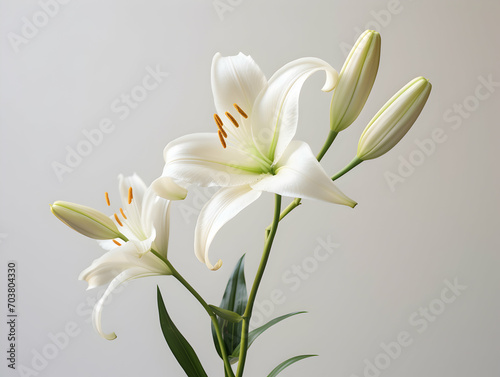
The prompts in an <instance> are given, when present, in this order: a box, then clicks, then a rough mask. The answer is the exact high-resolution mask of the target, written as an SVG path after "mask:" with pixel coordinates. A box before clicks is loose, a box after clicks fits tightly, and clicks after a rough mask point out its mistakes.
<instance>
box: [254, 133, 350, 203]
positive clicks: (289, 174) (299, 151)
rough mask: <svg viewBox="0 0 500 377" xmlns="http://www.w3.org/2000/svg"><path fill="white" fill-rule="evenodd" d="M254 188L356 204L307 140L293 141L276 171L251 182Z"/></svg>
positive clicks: (300, 196)
mask: <svg viewBox="0 0 500 377" xmlns="http://www.w3.org/2000/svg"><path fill="white" fill-rule="evenodd" d="M251 186H252V188H254V189H255V190H260V191H268V192H272V193H276V194H279V195H283V196H290V197H298V198H305V199H316V200H323V201H326V202H331V203H336V204H344V205H347V206H349V207H354V206H355V205H356V204H357V203H356V202H355V201H353V200H352V199H349V198H348V197H347V196H345V195H344V194H343V193H342V191H340V190H339V189H338V188H337V186H335V184H334V183H333V182H332V180H331V179H330V177H328V175H327V174H326V172H325V171H324V170H323V168H322V167H321V165H320V163H319V162H318V160H316V157H314V154H313V153H312V151H311V148H310V147H309V145H308V144H307V143H304V142H302V141H292V142H291V143H290V145H289V146H288V148H287V149H286V151H285V153H284V154H283V156H282V158H281V159H280V161H278V163H277V165H276V175H274V176H272V175H269V176H266V177H265V178H263V179H262V180H260V181H259V182H257V183H254V184H252V185H251Z"/></svg>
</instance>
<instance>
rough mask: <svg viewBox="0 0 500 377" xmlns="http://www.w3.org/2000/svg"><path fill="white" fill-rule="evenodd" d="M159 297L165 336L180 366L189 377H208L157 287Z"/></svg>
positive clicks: (159, 308)
mask: <svg viewBox="0 0 500 377" xmlns="http://www.w3.org/2000/svg"><path fill="white" fill-rule="evenodd" d="M157 299H158V312H159V314H160V325H161V330H162V332H163V336H164V337H165V340H166V341H167V344H168V346H169V347H170V350H171V351H172V353H173V354H174V356H175V358H176V359H177V361H178V362H179V364H180V366H181V367H182V369H184V372H186V375H187V376H188V377H207V374H206V373H205V370H204V369H203V366H202V365H201V362H200V359H198V356H197V355H196V352H195V351H194V349H193V347H191V345H190V344H189V343H188V341H187V340H186V338H184V336H183V335H182V334H181V333H180V331H179V330H178V329H177V327H176V326H175V325H174V323H173V322H172V319H171V318H170V316H169V315H168V312H167V309H166V308H165V303H164V302H163V298H162V296H161V292H160V288H159V287H157Z"/></svg>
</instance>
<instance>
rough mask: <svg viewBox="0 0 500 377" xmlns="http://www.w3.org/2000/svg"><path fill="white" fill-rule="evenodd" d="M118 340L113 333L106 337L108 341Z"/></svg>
mask: <svg viewBox="0 0 500 377" xmlns="http://www.w3.org/2000/svg"><path fill="white" fill-rule="evenodd" d="M116 338H117V336H116V334H115V333H114V332H112V333H111V334H106V335H104V339H107V340H115V339H116Z"/></svg>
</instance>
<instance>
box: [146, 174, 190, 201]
mask: <svg viewBox="0 0 500 377" xmlns="http://www.w3.org/2000/svg"><path fill="white" fill-rule="evenodd" d="M151 187H152V188H153V190H154V192H155V193H156V195H158V196H160V197H162V198H164V199H168V200H184V199H185V198H186V196H187V192H188V191H187V189H186V188H185V187H182V186H180V185H178V184H177V182H175V181H174V180H173V179H172V178H170V177H160V178H157V179H155V180H154V181H153V183H152V184H151Z"/></svg>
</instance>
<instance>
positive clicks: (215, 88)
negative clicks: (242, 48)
mask: <svg viewBox="0 0 500 377" xmlns="http://www.w3.org/2000/svg"><path fill="white" fill-rule="evenodd" d="M266 84H267V80H266V77H265V76H264V73H263V72H262V71H261V69H260V68H259V66H258V65H257V64H256V63H255V61H254V60H253V59H252V57H250V56H247V55H244V54H242V53H241V52H240V53H239V54H238V55H236V56H224V57H223V56H221V54H219V53H217V54H215V56H214V58H213V60H212V92H213V95H214V102H215V108H216V109H217V113H218V114H219V116H221V117H223V116H224V114H225V112H226V111H228V112H230V113H231V114H233V116H235V117H237V119H240V120H241V123H240V124H243V128H247V126H246V124H247V123H248V122H247V121H244V120H243V119H244V118H243V117H240V115H239V114H238V112H237V111H236V110H235V108H234V107H233V104H235V103H236V104H238V106H240V107H241V108H242V109H243V110H244V111H245V113H246V114H247V115H249V116H250V115H251V114H252V107H253V104H254V102H255V99H256V98H257V96H258V95H259V93H260V92H261V90H262V89H263V88H265V86H266ZM246 131H247V132H248V135H250V130H249V129H247V130H246Z"/></svg>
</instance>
